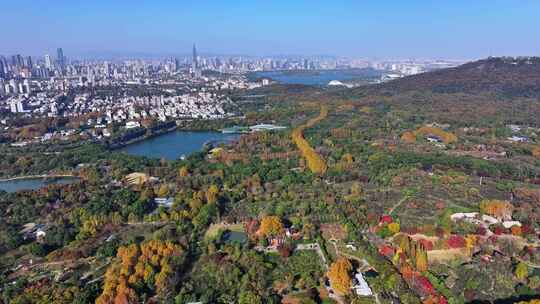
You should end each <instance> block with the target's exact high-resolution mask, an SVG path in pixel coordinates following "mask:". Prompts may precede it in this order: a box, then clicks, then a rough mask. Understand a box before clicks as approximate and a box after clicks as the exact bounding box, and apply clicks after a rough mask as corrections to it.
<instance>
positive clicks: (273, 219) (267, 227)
mask: <svg viewBox="0 0 540 304" xmlns="http://www.w3.org/2000/svg"><path fill="white" fill-rule="evenodd" d="M259 231H260V234H261V235H262V236H264V237H268V236H277V235H281V234H283V232H284V229H283V223H282V222H281V219H280V218H279V217H277V216H265V217H263V219H262V220H261V227H260V228H259Z"/></svg>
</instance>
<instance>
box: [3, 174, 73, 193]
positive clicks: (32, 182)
mask: <svg viewBox="0 0 540 304" xmlns="http://www.w3.org/2000/svg"><path fill="white" fill-rule="evenodd" d="M78 180H79V178H77V177H55V178H23V179H13V180H7V181H0V191H6V192H10V193H11V192H17V191H21V190H37V189H40V188H43V187H45V186H48V185H53V184H54V185H67V184H71V183H74V182H76V181H78Z"/></svg>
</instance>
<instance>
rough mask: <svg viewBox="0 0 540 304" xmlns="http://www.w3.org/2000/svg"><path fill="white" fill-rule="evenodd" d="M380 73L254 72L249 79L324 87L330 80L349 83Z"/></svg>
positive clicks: (337, 71)
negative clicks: (264, 78)
mask: <svg viewBox="0 0 540 304" xmlns="http://www.w3.org/2000/svg"><path fill="white" fill-rule="evenodd" d="M380 76H381V73H380V72H379V71H375V70H372V69H351V70H319V71H265V72H255V73H253V74H252V75H251V78H259V77H268V78H272V79H273V80H275V81H277V82H281V83H285V84H304V85H313V86H325V85H327V84H328V83H329V82H330V81H332V80H338V81H350V80H367V79H373V78H379V77H380Z"/></svg>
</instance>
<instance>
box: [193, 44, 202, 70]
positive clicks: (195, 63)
mask: <svg viewBox="0 0 540 304" xmlns="http://www.w3.org/2000/svg"><path fill="white" fill-rule="evenodd" d="M191 72H192V73H193V77H196V78H198V77H201V71H200V70H199V58H198V57H197V47H196V46H195V44H193V59H192V62H191Z"/></svg>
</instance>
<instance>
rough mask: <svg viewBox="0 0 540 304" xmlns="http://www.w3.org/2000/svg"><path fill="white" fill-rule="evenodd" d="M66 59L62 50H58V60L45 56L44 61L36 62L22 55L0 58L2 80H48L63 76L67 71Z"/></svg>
mask: <svg viewBox="0 0 540 304" xmlns="http://www.w3.org/2000/svg"><path fill="white" fill-rule="evenodd" d="M65 66H66V58H65V57H64V51H63V50H62V48H58V49H57V50H56V60H54V61H53V59H52V58H51V56H50V55H48V54H47V55H45V57H44V60H43V61H38V62H34V61H33V60H32V57H31V56H26V57H23V56H22V55H20V54H17V55H13V56H11V58H6V57H4V56H0V78H3V79H5V80H9V79H12V78H31V77H39V78H46V77H50V76H51V75H56V76H61V75H63V73H64V71H65Z"/></svg>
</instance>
